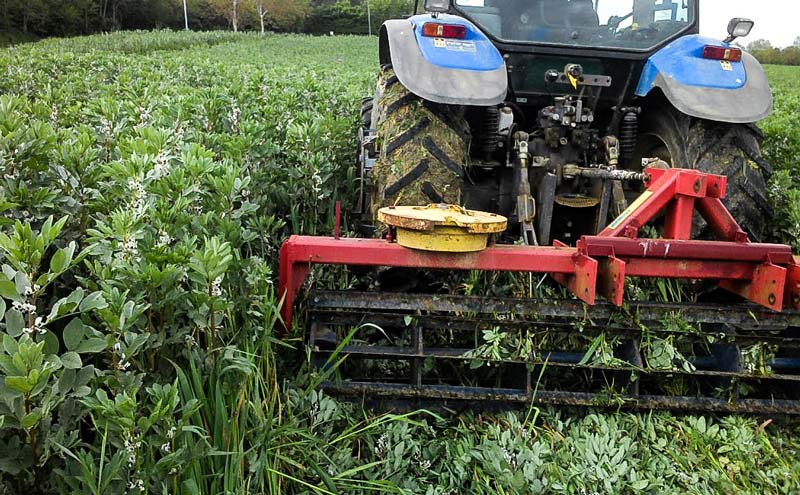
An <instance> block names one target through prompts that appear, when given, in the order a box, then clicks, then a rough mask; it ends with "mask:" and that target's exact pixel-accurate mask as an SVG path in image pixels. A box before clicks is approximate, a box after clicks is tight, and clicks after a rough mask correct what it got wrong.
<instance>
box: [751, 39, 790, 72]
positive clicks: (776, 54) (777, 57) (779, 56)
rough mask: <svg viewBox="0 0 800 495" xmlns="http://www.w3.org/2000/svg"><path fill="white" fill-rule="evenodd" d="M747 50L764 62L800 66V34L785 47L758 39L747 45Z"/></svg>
mask: <svg viewBox="0 0 800 495" xmlns="http://www.w3.org/2000/svg"><path fill="white" fill-rule="evenodd" d="M747 51H749V52H750V53H751V54H752V55H753V56H754V57H755V58H757V59H758V61H759V62H761V63H762V64H772V65H796V66H800V36H798V37H797V39H796V40H795V41H794V44H793V45H792V46H789V47H786V48H783V49H781V48H775V47H773V46H772V44H771V43H770V42H769V41H767V40H756V41H754V42H752V43H750V44H749V45H748V46H747Z"/></svg>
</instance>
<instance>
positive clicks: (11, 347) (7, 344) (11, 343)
mask: <svg viewBox="0 0 800 495" xmlns="http://www.w3.org/2000/svg"><path fill="white" fill-rule="evenodd" d="M3 348H4V349H5V350H6V352H7V353H8V355H9V356H13V355H14V354H16V353H17V350H18V349H19V344H18V343H17V341H16V339H14V337H12V336H11V335H9V334H7V333H5V334H3ZM12 374H13V373H12Z"/></svg>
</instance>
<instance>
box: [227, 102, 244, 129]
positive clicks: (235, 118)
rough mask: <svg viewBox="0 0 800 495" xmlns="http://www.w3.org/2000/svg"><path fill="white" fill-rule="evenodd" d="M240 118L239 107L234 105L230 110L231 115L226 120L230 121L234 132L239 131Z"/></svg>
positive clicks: (240, 111)
mask: <svg viewBox="0 0 800 495" xmlns="http://www.w3.org/2000/svg"><path fill="white" fill-rule="evenodd" d="M241 118H242V110H241V109H240V108H239V105H237V104H236V103H234V104H233V108H231V114H230V116H229V117H228V120H230V121H231V127H233V129H234V130H235V131H238V130H239V122H240V120H241Z"/></svg>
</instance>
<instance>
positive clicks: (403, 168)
mask: <svg viewBox="0 0 800 495" xmlns="http://www.w3.org/2000/svg"><path fill="white" fill-rule="evenodd" d="M370 114H371V115H370V117H371V119H372V125H373V127H374V128H375V129H376V134H377V135H376V141H375V142H376V145H377V150H378V157H377V161H376V162H375V166H374V168H373V170H372V197H371V214H372V219H373V221H374V222H375V223H376V225H377V214H378V210H379V209H380V208H382V207H384V206H389V205H394V204H398V205H425V204H429V203H442V202H444V203H454V204H458V203H459V200H460V193H461V185H462V183H463V181H464V176H465V167H466V166H467V159H468V155H469V144H470V131H469V125H468V124H467V122H466V120H465V119H464V117H463V116H462V115H460V114H459V112H458V109H456V108H453V107H449V106H446V105H438V104H435V103H431V102H428V101H423V100H422V99H421V98H419V97H418V96H416V95H414V94H412V93H411V92H409V91H408V90H407V89H406V88H405V87H403V85H402V84H401V83H400V82H399V81H398V79H397V76H396V75H395V74H394V71H393V70H392V69H391V67H384V68H383V69H382V70H381V74H380V76H379V79H378V88H377V91H376V95H375V100H374V106H373V108H372V109H371V112H370Z"/></svg>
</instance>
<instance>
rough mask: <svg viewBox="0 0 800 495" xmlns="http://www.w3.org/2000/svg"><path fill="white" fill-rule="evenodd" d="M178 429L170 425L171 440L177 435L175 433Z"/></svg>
mask: <svg viewBox="0 0 800 495" xmlns="http://www.w3.org/2000/svg"><path fill="white" fill-rule="evenodd" d="M177 431H178V429H177V428H175V427H174V426H170V427H169V430H167V438H169V439H170V440H172V439H173V438H174V437H175V433H176V432H177Z"/></svg>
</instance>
